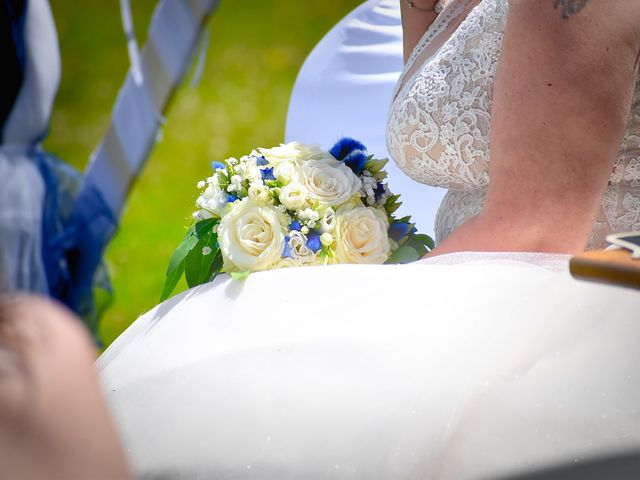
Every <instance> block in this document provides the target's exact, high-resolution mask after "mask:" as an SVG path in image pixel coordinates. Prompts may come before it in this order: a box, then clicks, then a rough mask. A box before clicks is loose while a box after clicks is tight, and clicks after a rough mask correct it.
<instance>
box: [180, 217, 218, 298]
mask: <svg viewBox="0 0 640 480" xmlns="http://www.w3.org/2000/svg"><path fill="white" fill-rule="evenodd" d="M210 220H214V221H213V222H211V221H209V220H204V221H202V222H199V223H200V225H198V226H196V236H197V237H198V243H197V244H196V245H195V247H194V248H193V249H192V250H191V251H190V252H189V254H188V255H187V257H186V258H185V262H184V276H185V279H186V280H187V285H189V287H190V288H192V287H196V286H198V285H202V284H203V283H206V282H208V281H209V278H210V277H211V275H210V274H209V271H210V270H211V264H212V263H213V260H214V258H215V257H216V256H217V255H218V253H219V248H218V235H217V234H216V233H214V232H213V227H214V226H215V225H216V224H217V219H210ZM205 222H207V223H205ZM207 247H208V248H210V249H211V252H209V254H207V255H204V254H203V253H202V250H203V249H204V248H207Z"/></svg>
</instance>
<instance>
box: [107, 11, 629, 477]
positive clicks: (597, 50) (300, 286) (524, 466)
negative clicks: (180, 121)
mask: <svg viewBox="0 0 640 480" xmlns="http://www.w3.org/2000/svg"><path fill="white" fill-rule="evenodd" d="M440 6H441V3H440V2H438V7H440ZM442 6H443V7H444V8H435V9H434V2H433V0H402V2H401V8H402V15H403V27H404V32H405V37H404V41H405V51H406V52H412V53H411V55H410V56H409V58H408V60H407V62H406V66H405V69H404V72H403V74H402V76H401V78H400V80H399V82H398V85H397V87H396V91H395V93H394V97H393V100H392V104H391V107H390V113H389V122H388V134H387V144H388V147H389V151H390V153H391V154H392V157H393V159H394V161H395V162H396V163H397V164H398V166H399V167H400V168H401V169H402V170H404V171H405V172H406V173H407V174H408V175H409V176H411V177H413V178H414V179H416V180H418V181H421V182H423V183H427V184H430V185H437V186H443V187H446V188H448V189H449V192H448V194H447V195H446V197H445V199H444V201H443V202H442V204H441V206H440V209H439V212H438V216H437V219H436V236H437V240H438V246H437V248H436V249H435V250H434V251H433V252H432V254H430V256H429V258H427V259H425V260H423V261H421V262H417V263H415V264H411V265H403V266H356V265H338V266H331V267H306V268H293V269H284V270H277V271H270V272H261V273H257V274H254V275H252V276H251V277H250V278H248V279H247V280H246V281H244V282H234V281H231V280H229V279H226V278H221V277H219V278H218V279H216V280H215V281H214V282H213V283H211V284H208V285H204V286H201V287H197V288H194V289H191V290H189V291H187V292H184V293H183V294H181V295H178V296H176V297H174V298H172V299H170V300H169V301H167V302H165V303H163V304H161V305H159V306H157V307H156V308H155V309H153V310H151V311H150V312H148V313H147V314H146V315H144V316H143V317H141V318H140V319H138V320H137V321H136V322H135V323H134V324H133V325H132V326H131V327H130V328H129V330H127V331H126V332H125V333H124V334H123V335H122V336H121V337H120V338H119V339H118V340H117V341H116V342H115V343H114V344H113V345H112V346H111V347H110V348H109V349H108V350H107V351H106V352H105V353H104V354H103V356H102V357H101V358H100V359H99V361H98V367H99V370H100V375H101V380H102V383H103V385H104V389H105V392H106V395H107V399H108V401H109V403H110V405H111V408H112V411H113V414H114V416H115V419H116V423H117V425H118V428H119V430H120V432H121V435H122V438H123V440H124V442H125V445H126V447H127V450H128V452H129V454H130V460H131V462H132V464H133V467H134V470H135V471H136V472H137V474H138V475H139V477H140V478H185V479H186V478H189V479H190V478H221V479H222V478H278V479H283V478H367V479H370V478H420V479H423V478H444V479H448V478H453V479H464V478H497V477H500V478H506V477H508V476H509V475H520V474H525V473H531V472H536V471H538V472H539V471H546V469H548V468H554V467H557V466H561V467H563V466H566V467H567V468H569V467H573V468H576V469H580V468H582V469H583V470H582V476H581V478H588V477H587V475H586V474H588V472H593V471H594V470H593V469H590V468H591V466H592V465H594V463H593V462H596V461H599V460H602V459H603V458H613V459H615V458H623V459H624V458H627V457H628V456H629V455H631V457H630V458H636V463H635V464H634V465H636V466H635V467H631V468H632V470H633V471H632V473H631V475H634V474H635V475H636V476H637V473H638V468H637V457H633V455H637V454H638V452H639V451H640V407H639V406H640V371H639V370H638V365H640V348H639V344H638V339H639V338H640V323H639V322H638V314H637V312H638V311H640V294H638V292H637V291H633V290H629V289H624V288H617V287H611V286H605V285H599V284H592V283H586V282H580V281H577V280H574V279H572V278H571V277H570V275H569V273H568V269H567V263H568V258H569V257H568V255H567V254H569V253H571V252H576V251H580V250H582V249H584V247H585V246H588V247H589V248H601V247H603V246H604V237H605V235H606V234H608V233H611V232H616V231H624V230H632V229H636V230H638V229H640V163H639V160H638V156H639V155H640V88H638V87H637V84H638V80H637V79H638V74H637V68H638V54H639V52H640V28H638V25H640V4H639V3H637V2H629V1H627V0H598V1H596V0H536V1H533V0H510V1H509V2H507V0H450V1H449V2H446V3H444V5H442ZM489 146H490V147H491V148H489ZM489 151H490V152H491V155H490V158H491V162H490V166H489ZM489 180H490V181H489ZM473 252H476V253H473ZM483 252H485V253H483ZM486 252H493V253H486ZM508 252H515V253H508ZM527 252H532V253H527ZM625 455H626V456H627V457H625ZM605 476H606V475H605ZM531 478H533V477H531ZM540 478H542V477H540ZM628 478H635V477H632V476H629V477H628Z"/></svg>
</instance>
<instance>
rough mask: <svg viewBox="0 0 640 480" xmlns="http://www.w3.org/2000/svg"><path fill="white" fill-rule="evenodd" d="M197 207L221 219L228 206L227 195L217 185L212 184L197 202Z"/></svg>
mask: <svg viewBox="0 0 640 480" xmlns="http://www.w3.org/2000/svg"><path fill="white" fill-rule="evenodd" d="M196 206H197V207H198V208H200V209H201V210H206V211H208V212H209V213H211V214H213V215H215V216H218V217H219V216H220V215H222V212H223V210H224V208H225V207H226V206H227V194H226V193H225V192H223V191H222V190H220V188H219V187H218V186H217V183H210V184H209V185H208V186H207V188H206V189H205V191H204V192H202V195H200V196H199V197H198V199H197V200H196Z"/></svg>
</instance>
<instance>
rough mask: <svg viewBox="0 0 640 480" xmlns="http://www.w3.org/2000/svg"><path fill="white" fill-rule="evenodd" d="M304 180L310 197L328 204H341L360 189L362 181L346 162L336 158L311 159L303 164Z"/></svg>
mask: <svg viewBox="0 0 640 480" xmlns="http://www.w3.org/2000/svg"><path fill="white" fill-rule="evenodd" d="M301 171H302V181H303V183H304V186H305V187H307V190H308V192H309V198H310V199H311V200H319V201H321V202H325V203H327V204H328V205H331V206H334V205H340V204H342V203H345V202H346V201H347V200H349V199H350V198H351V197H352V196H353V195H354V194H355V193H356V192H359V191H360V187H361V185H362V182H361V181H360V179H359V178H358V177H357V176H356V174H355V173H353V172H352V171H351V169H350V168H349V167H347V166H346V165H345V164H344V163H342V162H339V161H338V160H336V159H331V158H327V159H323V160H315V161H309V162H305V163H303V164H302V167H301Z"/></svg>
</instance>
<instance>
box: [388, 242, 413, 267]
mask: <svg viewBox="0 0 640 480" xmlns="http://www.w3.org/2000/svg"><path fill="white" fill-rule="evenodd" d="M419 259H420V255H419V254H418V252H417V251H416V250H415V249H414V248H412V247H409V246H407V245H403V246H402V247H400V248H398V249H397V250H396V251H395V252H393V254H392V255H391V258H389V260H388V261H387V263H411V262H415V261H416V260H419Z"/></svg>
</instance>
